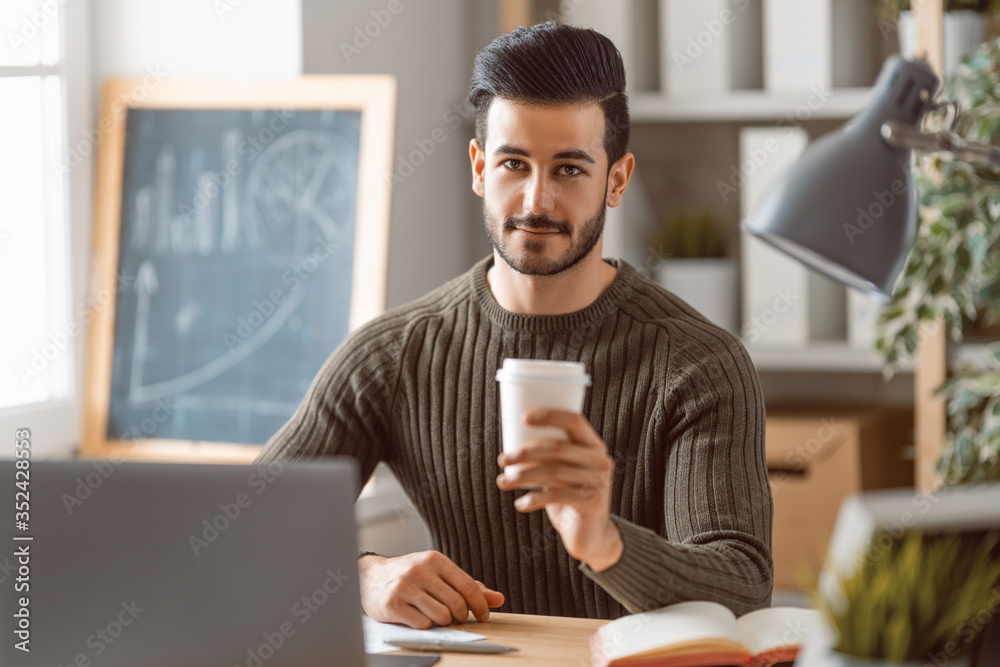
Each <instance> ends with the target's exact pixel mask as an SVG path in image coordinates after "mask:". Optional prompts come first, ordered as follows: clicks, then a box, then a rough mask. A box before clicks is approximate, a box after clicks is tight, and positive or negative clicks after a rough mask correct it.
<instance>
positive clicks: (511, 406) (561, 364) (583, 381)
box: [496, 359, 590, 472]
mask: <svg viewBox="0 0 1000 667" xmlns="http://www.w3.org/2000/svg"><path fill="white" fill-rule="evenodd" d="M496 377H497V382H499V383H500V423H501V430H502V436H503V451H504V453H505V454H512V453H514V452H517V451H518V450H520V448H521V446H522V444H523V443H524V442H526V441H528V440H540V439H544V438H555V439H559V440H566V439H567V436H566V431H565V430H563V429H561V428H555V427H552V426H528V425H527V424H525V423H524V413H525V412H527V411H529V410H534V409H537V408H551V409H556V410H567V411H569V412H577V413H578V412H582V411H583V399H584V397H585V395H586V393H587V387H588V386H590V375H588V374H587V367H586V365H585V364H582V363H579V362H576V361H548V360H541V359H504V360H503V366H502V367H501V368H500V369H499V370H498V371H497V376H496ZM517 467H519V466H507V467H505V468H504V472H506V471H507V470H508V469H511V468H517Z"/></svg>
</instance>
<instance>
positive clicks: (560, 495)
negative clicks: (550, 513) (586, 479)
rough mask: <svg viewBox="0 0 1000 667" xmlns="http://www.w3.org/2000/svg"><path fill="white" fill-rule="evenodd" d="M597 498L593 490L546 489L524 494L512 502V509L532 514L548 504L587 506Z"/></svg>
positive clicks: (597, 494) (596, 493)
mask: <svg viewBox="0 0 1000 667" xmlns="http://www.w3.org/2000/svg"><path fill="white" fill-rule="evenodd" d="M599 497H600V493H599V492H598V490H597V489H595V488H589V489H588V488H577V489H546V490H539V491H532V492H531V493H526V494H524V495H523V496H521V497H520V498H518V499H517V500H515V501H514V507H516V508H517V510H518V511H519V512H534V511H535V510H539V509H542V508H544V507H545V506H546V505H549V504H556V505H577V506H583V505H588V504H590V503H591V502H593V501H594V500H597V499H598V498H599Z"/></svg>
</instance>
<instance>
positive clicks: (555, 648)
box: [406, 612, 608, 667]
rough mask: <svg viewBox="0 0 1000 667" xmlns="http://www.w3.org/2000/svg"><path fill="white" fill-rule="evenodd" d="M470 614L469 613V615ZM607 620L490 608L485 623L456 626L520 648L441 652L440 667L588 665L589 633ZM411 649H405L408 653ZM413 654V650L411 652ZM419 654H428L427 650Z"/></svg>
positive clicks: (490, 639)
mask: <svg viewBox="0 0 1000 667" xmlns="http://www.w3.org/2000/svg"><path fill="white" fill-rule="evenodd" d="M470 618H471V617H470ZM607 622H608V621H602V620H596V619H592V618H563V617H559V616H535V615H532V614H500V613H497V612H492V613H491V614H490V620H489V621H487V622H486V623H476V622H475V620H474V619H473V622H472V623H469V624H468V625H467V626H465V627H463V626H457V627H458V628H459V629H463V630H468V631H469V632H476V633H479V634H481V635H486V639H484V640H483V641H489V642H495V643H497V644H506V645H507V646H516V647H517V648H519V649H520V650H519V651H516V652H514V653H505V654H502V655H476V654H473V653H441V662H439V663H438V665H439V667H456V666H457V665H462V666H463V667H465V666H466V665H467V666H468V667H480V666H482V665H510V667H532V666H535V665H537V666H538V667H554V666H555V667H558V666H559V665H566V666H567V667H569V666H570V665H572V667H589V665H590V636H591V635H592V634H594V632H595V631H596V630H597V628H599V627H601V626H602V625H604V624H605V623H607ZM409 653H410V652H406V654H409ZM414 655H415V654H414ZM422 655H427V654H426V653H424V654H422Z"/></svg>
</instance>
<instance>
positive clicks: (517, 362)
mask: <svg viewBox="0 0 1000 667" xmlns="http://www.w3.org/2000/svg"><path fill="white" fill-rule="evenodd" d="M496 379H497V381H507V382H555V383H559V384H563V383H565V384H584V385H587V386H589V385H590V375H588V374H587V366H586V364H584V363H581V362H578V361H551V360H548V359H514V358H507V359H504V360H503V367H502V368H500V369H498V370H497V375H496Z"/></svg>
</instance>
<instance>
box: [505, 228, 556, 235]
mask: <svg viewBox="0 0 1000 667" xmlns="http://www.w3.org/2000/svg"><path fill="white" fill-rule="evenodd" d="M514 229H515V230H516V231H519V232H528V233H529V234H559V233H560V232H559V231H558V230H555V229H531V228H530V227H515V228H514Z"/></svg>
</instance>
